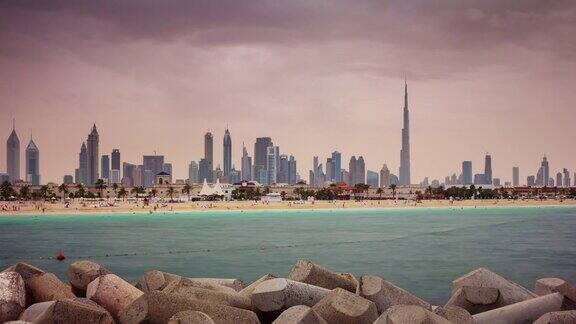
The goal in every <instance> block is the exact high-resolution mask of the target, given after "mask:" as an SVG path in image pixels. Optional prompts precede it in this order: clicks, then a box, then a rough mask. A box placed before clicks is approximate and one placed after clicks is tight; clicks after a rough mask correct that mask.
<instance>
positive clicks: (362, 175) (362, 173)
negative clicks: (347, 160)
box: [356, 156, 409, 184]
mask: <svg viewBox="0 0 576 324" xmlns="http://www.w3.org/2000/svg"><path fill="white" fill-rule="evenodd" d="M356 181H357V182H356V183H366V165H365V164H364V158H363V157H362V156H360V157H359V158H358V160H357V161H356ZM408 184H409V183H408Z"/></svg>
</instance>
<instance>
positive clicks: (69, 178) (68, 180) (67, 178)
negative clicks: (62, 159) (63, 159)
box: [62, 174, 74, 185]
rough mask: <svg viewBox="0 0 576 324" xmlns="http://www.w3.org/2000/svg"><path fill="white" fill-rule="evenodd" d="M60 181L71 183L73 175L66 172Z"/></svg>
mask: <svg viewBox="0 0 576 324" xmlns="http://www.w3.org/2000/svg"><path fill="white" fill-rule="evenodd" d="M62 183H64V184H67V185H69V184H73V183H74V177H72V176H71V175H69V174H67V175H65V176H64V178H63V179H62Z"/></svg>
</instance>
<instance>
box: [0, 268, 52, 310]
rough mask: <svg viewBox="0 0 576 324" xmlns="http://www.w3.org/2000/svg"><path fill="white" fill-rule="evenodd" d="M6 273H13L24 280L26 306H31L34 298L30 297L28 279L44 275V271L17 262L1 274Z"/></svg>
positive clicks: (30, 291)
mask: <svg viewBox="0 0 576 324" xmlns="http://www.w3.org/2000/svg"><path fill="white" fill-rule="evenodd" d="M6 271H14V272H17V273H18V274H19V275H20V276H22V279H24V285H25V286H26V306H30V305H32V304H33V303H34V297H33V296H32V290H30V284H29V281H30V278H32V276H33V275H37V274H41V273H44V270H42V269H40V268H36V267H35V266H33V265H30V264H28V263H24V262H19V263H16V264H14V265H12V266H10V267H8V268H7V269H6V270H4V271H2V272H6Z"/></svg>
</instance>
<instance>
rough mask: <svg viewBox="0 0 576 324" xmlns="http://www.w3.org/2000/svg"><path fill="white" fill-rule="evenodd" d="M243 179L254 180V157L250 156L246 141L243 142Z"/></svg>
mask: <svg viewBox="0 0 576 324" xmlns="http://www.w3.org/2000/svg"><path fill="white" fill-rule="evenodd" d="M242 180H246V181H250V180H252V158H251V157H249V156H248V151H247V150H246V146H244V143H242Z"/></svg>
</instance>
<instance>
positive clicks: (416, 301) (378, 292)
mask: <svg viewBox="0 0 576 324" xmlns="http://www.w3.org/2000/svg"><path fill="white" fill-rule="evenodd" d="M358 292H359V295H360V296H362V297H364V298H366V299H368V300H370V301H373V302H374V304H376V307H377V308H378V314H382V313H384V312H385V311H386V310H387V309H388V308H389V307H391V306H394V305H418V306H422V307H423V308H425V309H427V310H431V309H432V308H431V307H432V306H431V305H430V304H429V303H428V302H426V301H424V300H422V299H420V298H418V297H416V296H415V295H413V294H411V293H410V292H408V291H406V290H404V289H402V288H400V287H397V286H395V285H393V284H392V283H390V282H388V281H386V280H383V279H382V278H380V277H377V276H362V277H360V284H359V290H358Z"/></svg>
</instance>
